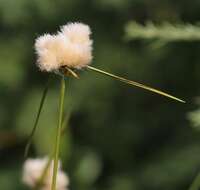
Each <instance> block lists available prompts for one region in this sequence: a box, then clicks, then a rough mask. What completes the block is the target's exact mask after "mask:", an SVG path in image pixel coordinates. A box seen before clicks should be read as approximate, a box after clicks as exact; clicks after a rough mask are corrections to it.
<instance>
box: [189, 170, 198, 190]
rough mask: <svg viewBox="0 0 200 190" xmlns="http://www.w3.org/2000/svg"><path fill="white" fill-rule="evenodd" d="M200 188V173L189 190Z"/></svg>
mask: <svg viewBox="0 0 200 190" xmlns="http://www.w3.org/2000/svg"><path fill="white" fill-rule="evenodd" d="M199 188H200V173H199V174H198V175H197V176H196V177H195V179H194V181H193V182H192V184H191V186H190V188H189V190H199Z"/></svg>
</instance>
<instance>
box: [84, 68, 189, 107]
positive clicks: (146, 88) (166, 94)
mask: <svg viewBox="0 0 200 190" xmlns="http://www.w3.org/2000/svg"><path fill="white" fill-rule="evenodd" d="M87 68H88V69H89V70H92V71H95V72H98V73H101V74H104V75H107V76H109V77H112V78H114V79H117V80H119V81H121V82H124V83H126V84H129V85H132V86H137V87H139V88H143V89H145V90H148V91H151V92H154V93H156V94H160V95H162V96H165V97H168V98H171V99H173V100H176V101H178V102H182V103H185V101H184V100H181V99H180V98H177V97H175V96H172V95H170V94H168V93H166V92H163V91H161V90H157V89H155V88H152V87H149V86H146V85H144V84H140V83H138V82H135V81H131V80H128V79H125V78H123V77H119V76H117V75H114V74H111V73H108V72H106V71H103V70H100V69H97V68H95V67H91V66H87Z"/></svg>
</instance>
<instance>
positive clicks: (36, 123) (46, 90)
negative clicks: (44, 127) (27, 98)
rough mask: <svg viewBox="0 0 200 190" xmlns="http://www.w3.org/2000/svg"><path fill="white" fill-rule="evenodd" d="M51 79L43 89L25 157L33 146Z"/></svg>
mask: <svg viewBox="0 0 200 190" xmlns="http://www.w3.org/2000/svg"><path fill="white" fill-rule="evenodd" d="M49 80H50V79H48V81H47V84H46V86H45V88H44V90H43V94H42V98H41V100H40V105H39V108H38V112H37V115H36V119H35V123H34V126H33V129H32V131H31V133H30V135H29V138H28V142H27V145H26V147H25V151H24V157H25V158H26V157H27V155H28V152H29V149H30V146H31V142H32V140H33V136H34V134H35V131H36V129H37V125H38V121H39V118H40V114H41V111H42V108H43V105H44V101H45V99H46V96H47V92H48V89H49Z"/></svg>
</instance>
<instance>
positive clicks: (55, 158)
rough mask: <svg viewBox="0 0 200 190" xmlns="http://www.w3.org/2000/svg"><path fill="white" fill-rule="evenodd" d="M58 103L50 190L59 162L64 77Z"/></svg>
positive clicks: (54, 187)
mask: <svg viewBox="0 0 200 190" xmlns="http://www.w3.org/2000/svg"><path fill="white" fill-rule="evenodd" d="M60 87H61V88H60V103H59V120H58V128H57V134H56V142H55V150H54V151H55V152H54V164H53V179H52V185H51V190H56V181H57V172H58V160H59V149H60V138H61V133H62V121H63V110H64V97H65V79H64V76H62V78H61V84H60Z"/></svg>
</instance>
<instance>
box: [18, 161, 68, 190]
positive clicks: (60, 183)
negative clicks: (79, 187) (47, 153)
mask: <svg viewBox="0 0 200 190" xmlns="http://www.w3.org/2000/svg"><path fill="white" fill-rule="evenodd" d="M47 163H48V158H42V159H27V160H26V161H25V163H24V166H23V176H22V181H23V183H24V184H26V185H27V186H29V187H35V185H36V184H37V183H38V180H39V179H40V177H41V175H42V173H43V171H44V169H45V167H46V165H47ZM52 176H53V163H51V165H50V167H49V170H48V172H47V175H46V177H45V178H44V181H43V185H42V187H41V189H43V190H50V189H51V181H52ZM68 185H69V178H68V176H67V175H66V174H65V173H64V172H63V171H62V170H61V164H60V162H59V167H58V173H57V183H56V190H67V186H68Z"/></svg>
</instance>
